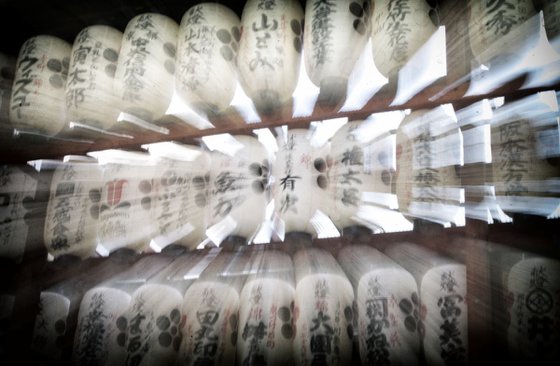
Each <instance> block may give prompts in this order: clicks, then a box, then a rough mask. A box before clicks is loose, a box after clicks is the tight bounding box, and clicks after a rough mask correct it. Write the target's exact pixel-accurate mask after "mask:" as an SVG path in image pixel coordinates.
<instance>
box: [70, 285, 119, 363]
mask: <svg viewBox="0 0 560 366" xmlns="http://www.w3.org/2000/svg"><path fill="white" fill-rule="evenodd" d="M129 305H130V295H129V294H128V293H127V292H126V291H123V290H120V289H116V288H111V287H104V286H100V287H94V288H93V289H91V290H89V291H88V292H87V293H86V294H85V295H84V297H83V299H82V302H81V304H80V312H79V313H78V323H77V327H76V334H75V337H74V351H73V354H72V357H73V363H74V364H75V365H92V364H95V365H111V364H116V363H111V362H114V361H116V360H119V361H120V362H121V364H124V363H125V361H126V352H119V351H120V350H119V348H120V347H119V345H118V343H119V341H120V340H119V335H120V334H121V330H120V329H119V322H118V321H117V320H118V319H119V318H121V319H122V315H123V314H124V313H125V312H126V310H127V309H128V307H129ZM121 322H122V320H121ZM120 338H124V337H120ZM118 353H120V354H121V357H120V358H119V357H118V356H116V354H118Z"/></svg>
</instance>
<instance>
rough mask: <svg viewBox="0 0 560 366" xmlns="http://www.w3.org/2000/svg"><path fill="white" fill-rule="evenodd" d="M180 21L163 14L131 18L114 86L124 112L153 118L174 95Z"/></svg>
mask: <svg viewBox="0 0 560 366" xmlns="http://www.w3.org/2000/svg"><path fill="white" fill-rule="evenodd" d="M178 31H179V26H178V25H177V23H176V22H175V21H174V20H173V19H171V18H169V17H167V16H165V15H161V14H156V13H146V14H140V15H137V16H136V17H134V18H132V20H130V21H129V22H128V25H127V26H126V29H125V31H124V36H123V40H122V44H121V52H120V54H119V59H118V64H117V71H116V75H115V86H116V90H117V95H118V98H119V103H120V109H121V111H122V112H126V113H129V114H132V115H134V116H136V117H138V118H141V119H143V120H145V121H148V122H151V121H153V120H156V119H158V118H160V117H162V116H163V115H164V114H165V112H166V110H167V108H168V107H169V103H170V101H171V97H172V95H173V82H174V75H175V53H176V44H177V34H178Z"/></svg>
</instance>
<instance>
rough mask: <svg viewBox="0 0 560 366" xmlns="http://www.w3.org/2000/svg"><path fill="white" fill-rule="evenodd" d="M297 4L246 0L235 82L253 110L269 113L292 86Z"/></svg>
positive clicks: (298, 43)
mask: <svg viewBox="0 0 560 366" xmlns="http://www.w3.org/2000/svg"><path fill="white" fill-rule="evenodd" d="M302 23H303V10H302V8H301V5H300V4H299V2H298V1H294V0H275V1H260V0H249V1H247V2H246V3H245V7H244V8H243V14H242V16H241V29H242V31H241V40H240V42H239V54H238V55H237V67H238V70H239V79H240V82H241V85H242V86H243V89H244V90H245V92H246V93H247V95H248V96H249V97H250V98H251V99H252V100H253V103H254V104H255V106H256V107H257V109H258V110H259V111H261V112H263V113H265V114H266V113H271V112H272V111H273V110H274V109H276V108H278V107H280V106H282V104H283V103H285V102H287V101H289V100H290V98H291V97H292V93H293V91H294V89H295V87H296V84H297V80H298V74H299V66H300V58H301V49H302V36H303V35H302V30H303V24H302Z"/></svg>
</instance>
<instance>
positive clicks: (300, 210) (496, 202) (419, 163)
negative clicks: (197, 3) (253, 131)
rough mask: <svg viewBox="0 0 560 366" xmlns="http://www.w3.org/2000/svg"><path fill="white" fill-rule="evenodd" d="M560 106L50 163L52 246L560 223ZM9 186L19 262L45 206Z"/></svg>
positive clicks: (395, 117) (486, 109)
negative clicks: (29, 213) (529, 217)
mask: <svg viewBox="0 0 560 366" xmlns="http://www.w3.org/2000/svg"><path fill="white" fill-rule="evenodd" d="M551 98H552V99H551ZM555 100H556V93H555V92H546V93H539V94H537V95H533V96H529V97H527V98H524V99H521V100H519V101H517V102H515V103H510V104H506V105H504V106H501V107H499V108H498V109H495V110H494V111H493V110H492V107H491V101H489V100H483V101H480V102H477V103H475V104H473V105H471V106H469V107H466V108H464V109H462V110H459V111H457V113H455V112H454V110H453V108H452V106H451V105H443V106H440V107H437V108H434V109H433V110H429V111H427V110H419V111H414V112H412V113H411V114H409V115H408V116H406V117H405V118H404V120H403V116H404V115H405V114H404V113H403V112H400V111H397V112H388V113H379V114H376V115H373V116H372V117H371V118H369V119H368V120H365V121H352V122H348V123H346V124H344V125H343V126H342V127H340V128H339V129H338V130H337V131H336V132H335V133H334V135H333V136H332V137H331V138H330V139H328V138H327V139H326V140H324V139H323V140H322V139H321V138H319V137H320V136H321V135H322V133H321V131H323V132H324V130H321V128H327V127H326V126H328V125H329V123H333V121H325V122H324V123H323V125H319V126H318V127H316V128H315V129H314V131H315V133H313V131H312V130H303V129H294V130H287V133H283V132H282V133H281V134H280V135H279V136H278V137H277V138H276V141H274V137H273V136H272V135H270V137H271V138H272V139H273V140H271V141H267V142H266V145H263V143H261V142H260V141H259V140H257V138H255V137H251V136H240V135H237V136H229V135H225V136H223V138H222V139H221V140H220V141H219V143H218V144H217V145H219V146H221V148H222V151H213V152H211V153H209V152H208V151H207V150H203V149H201V148H198V147H194V146H184V145H179V144H175V143H170V142H167V143H156V144H151V145H148V146H147V148H148V149H149V151H150V155H148V154H143V153H133V152H125V151H120V150H109V151H101V152H92V153H90V155H92V156H93V157H95V158H97V160H95V159H91V158H84V157H69V161H67V162H66V163H63V162H60V161H55V162H54V164H52V162H48V161H47V162H43V167H42V168H41V173H43V172H44V171H46V170H48V169H51V170H53V173H52V182H51V181H49V182H50V183H48V184H49V185H50V198H49V199H48V201H49V202H48V207H47V210H46V214H44V216H45V229H44V239H45V244H46V247H47V248H48V252H49V253H50V254H51V255H52V257H55V258H56V257H58V256H60V255H64V254H73V255H78V256H81V257H87V256H90V255H93V254H94V253H95V251H97V253H98V254H101V255H108V254H109V253H111V252H113V251H115V250H117V249H119V248H123V247H127V248H130V249H133V250H138V251H144V250H149V249H148V247H150V248H151V250H155V251H160V250H162V249H163V248H165V247H166V246H168V245H169V244H172V243H175V244H179V245H183V246H186V247H190V248H195V247H197V246H199V245H202V246H204V244H205V243H206V242H209V241H211V242H213V243H214V244H218V245H219V244H220V243H221V242H222V241H223V240H224V239H225V238H226V237H228V236H231V235H235V236H238V237H241V238H243V241H245V242H253V243H265V242H269V241H270V240H271V239H272V240H277V239H280V240H282V238H283V237H284V236H285V234H286V233H290V232H306V233H309V234H311V235H313V236H318V237H319V238H321V237H333V236H338V235H340V231H343V230H344V229H346V228H349V227H352V226H355V225H362V226H366V227H368V228H370V229H372V230H373V231H374V232H394V231H404V230H411V229H412V222H411V219H412V218H418V217H419V218H423V219H426V220H431V221H435V222H437V223H440V224H444V225H445V226H449V225H459V226H460V225H464V223H465V218H466V217H469V218H475V219H481V220H486V221H487V222H489V223H491V222H493V220H497V221H501V222H507V221H511V218H510V217H509V216H508V215H507V214H505V212H504V211H509V212H514V213H515V212H522V213H531V214H538V215H543V216H546V217H549V218H554V217H558V212H557V210H558V207H560V198H559V197H558V194H557V188H555V187H556V185H557V181H558V179H559V177H558V168H557V164H558V163H557V159H558V156H559V155H560V151H558V146H560V144H559V143H558V140H559V138H558V136H559V135H558V125H557V115H558V108H553V107H552V104H554V101H555ZM495 102H496V101H495ZM527 106H531V108H530V109H526V107H527ZM401 121H402V122H401ZM279 131H283V130H282V129H280V130H279ZM395 131H396V133H395ZM318 136H319V137H318ZM218 137H220V136H218ZM327 141H328V142H327ZM273 145H276V146H277V148H278V151H277V152H276V153H273V152H272V150H274V149H273V148H272V149H271V150H267V147H271V146H273ZM265 146H266V147H265ZM88 159H89V160H88ZM39 162H41V161H39ZM490 163H492V166H491V169H485V168H484V166H485V165H486V164H490ZM48 164H51V165H52V166H51V168H48V167H47V165H48ZM460 166H463V168H458V167H460ZM461 169H462V170H461ZM461 171H463V172H464V173H463V174H461V173H460V172H461ZM2 172H3V174H2V176H3V177H4V178H3V179H2V181H1V182H2V184H1V185H0V193H2V197H5V198H4V203H5V204H4V205H3V206H4V207H5V209H2V211H1V213H2V216H0V219H2V220H3V221H2V226H0V229H1V233H2V238H3V240H4V241H5V245H3V248H4V250H3V253H4V256H8V257H17V255H16V252H21V251H22V250H23V243H24V242H25V238H23V240H22V235H23V232H25V221H24V220H23V218H24V216H25V212H26V210H25V209H24V206H26V204H25V203H26V201H27V203H29V202H30V201H33V199H32V198H30V197H31V196H32V195H31V194H29V196H30V197H28V198H25V197H26V196H27V195H28V194H27V193H26V192H32V191H34V190H35V189H36V187H37V183H36V182H35V183H34V180H33V179H30V178H29V177H28V176H27V175H25V174H15V173H13V174H11V173H10V171H9V169H8V170H5V169H3V170H2ZM4 221H5V222H4ZM139 223H142V224H139ZM9 248H11V249H9ZM20 254H21V253H20Z"/></svg>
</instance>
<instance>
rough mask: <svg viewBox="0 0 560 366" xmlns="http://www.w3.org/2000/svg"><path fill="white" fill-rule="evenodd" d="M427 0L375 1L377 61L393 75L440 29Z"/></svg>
mask: <svg viewBox="0 0 560 366" xmlns="http://www.w3.org/2000/svg"><path fill="white" fill-rule="evenodd" d="M431 11H433V10H431V9H430V6H429V5H428V3H427V2H426V0H404V1H391V0H380V1H378V0H376V1H375V3H374V9H373V17H372V30H371V40H372V46H373V61H374V62H375V66H376V67H377V69H378V70H379V71H380V72H381V73H382V74H383V75H385V76H386V77H388V78H389V79H393V78H394V77H396V76H397V74H398V72H399V70H400V69H401V68H402V67H403V66H404V65H405V64H406V63H407V62H408V60H409V59H410V58H411V57H412V56H413V55H414V54H415V53H416V51H418V49H419V48H420V47H421V46H422V45H423V44H424V43H425V42H426V41H427V40H428V39H429V38H430V36H431V35H432V34H433V33H434V32H435V31H436V26H435V25H434V23H433V22H432V20H431V19H430V12H431Z"/></svg>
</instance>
